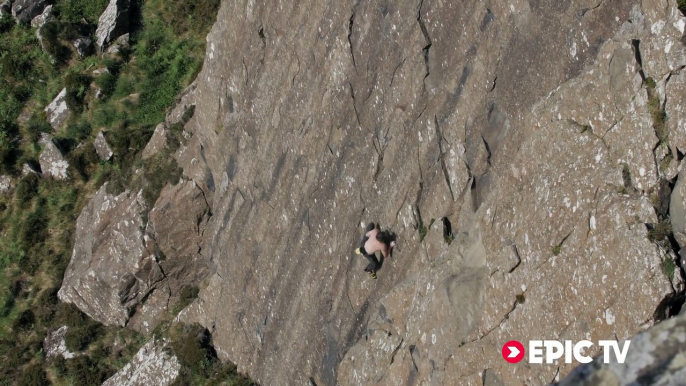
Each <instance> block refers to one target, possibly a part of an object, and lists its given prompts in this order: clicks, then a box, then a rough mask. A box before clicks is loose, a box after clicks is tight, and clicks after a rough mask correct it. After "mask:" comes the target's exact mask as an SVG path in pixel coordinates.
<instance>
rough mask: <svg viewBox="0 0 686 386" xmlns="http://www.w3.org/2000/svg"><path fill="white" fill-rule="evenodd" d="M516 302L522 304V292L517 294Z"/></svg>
mask: <svg viewBox="0 0 686 386" xmlns="http://www.w3.org/2000/svg"><path fill="white" fill-rule="evenodd" d="M516 299H517V304H524V302H525V301H526V298H525V297H524V294H519V295H517V298H516Z"/></svg>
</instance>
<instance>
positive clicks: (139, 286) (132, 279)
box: [58, 182, 206, 333]
mask: <svg viewBox="0 0 686 386" xmlns="http://www.w3.org/2000/svg"><path fill="white" fill-rule="evenodd" d="M193 185H194V183H193V182H188V183H186V184H181V185H180V186H181V188H179V189H172V190H173V191H174V192H173V193H170V194H169V196H170V198H168V199H169V200H170V201H171V203H169V202H165V206H166V207H167V208H168V209H164V208H162V209H160V210H159V211H162V212H163V213H164V214H165V215H167V216H168V217H165V218H160V217H159V216H158V211H155V210H153V211H152V212H151V213H150V214H149V215H148V216H149V217H150V218H151V221H150V222H149V223H148V225H147V227H148V228H149V229H152V230H150V231H146V230H145V224H144V223H143V216H144V215H146V214H147V209H146V207H145V204H144V203H143V199H142V194H141V193H140V192H139V193H131V192H128V191H127V192H124V193H121V194H119V195H117V196H114V195H111V194H108V193H107V186H106V184H105V185H103V187H101V188H100V189H99V190H98V192H97V193H96V195H95V196H94V197H93V199H91V201H90V202H89V203H88V205H87V206H86V207H85V208H84V209H83V211H82V213H81V215H79V218H78V220H77V223H76V242H75V246H74V252H73V255H72V258H71V261H70V263H69V266H68V268H67V271H66V273H65V276H64V280H63V283H62V288H60V291H59V292H58V297H59V299H60V300H62V301H64V302H68V303H74V304H75V305H76V306H77V307H79V308H80V309H81V310H82V311H83V312H85V313H86V314H88V316H90V317H91V318H93V319H95V320H97V321H99V322H101V323H103V324H105V325H119V326H125V325H128V326H129V327H131V328H133V329H135V330H138V331H142V332H145V333H149V332H151V331H152V329H153V328H154V327H155V326H156V325H157V323H158V322H159V321H160V318H161V317H162V316H163V312H164V311H166V310H167V306H168V305H169V302H170V301H169V299H170V298H174V297H178V293H179V291H180V290H181V288H182V287H183V286H184V285H186V284H189V283H197V282H198V281H199V278H200V277H202V276H203V275H204V273H205V270H204V264H205V263H204V262H203V260H202V259H200V258H198V256H196V254H195V253H191V252H190V251H193V252H195V251H197V245H196V244H195V243H193V242H189V243H188V244H187V245H184V247H187V248H188V251H189V253H188V254H182V255H177V254H175V253H173V251H172V253H169V257H168V258H166V259H165V256H164V254H163V253H161V252H162V251H163V252H164V253H167V252H169V249H168V248H177V247H179V246H180V245H182V244H183V241H190V240H191V239H189V234H188V232H190V233H193V232H195V229H197V227H198V226H199V225H198V223H197V222H196V221H198V220H197V219H196V218H195V217H193V216H190V217H184V218H183V219H179V222H176V221H171V222H169V223H168V224H167V223H166V222H167V221H170V219H178V218H179V217H181V215H188V214H189V213H191V212H189V211H187V210H185V211H184V212H182V213H176V214H175V208H179V207H181V205H179V203H178V201H181V202H185V203H187V204H188V203H192V202H194V201H193V200H196V201H197V199H198V197H200V201H201V202H203V203H204V200H203V199H202V194H201V192H198V190H197V189H195V188H193ZM185 186H188V187H189V188H188V189H184V187H185ZM161 200H162V199H161ZM162 202H164V201H162ZM171 204H175V208H172V207H171ZM205 210H206V209H205ZM158 218H159V220H158ZM191 223H192V225H191ZM174 226H177V227H184V229H186V230H188V232H183V231H181V232H180V233H179V234H178V235H165V238H164V239H160V240H159V244H160V245H159V246H158V245H157V243H156V241H155V240H154V239H153V238H152V237H151V236H150V235H153V236H154V235H155V234H156V233H155V231H154V229H157V228H159V229H164V230H169V229H173V228H174ZM193 226H195V227H193ZM174 236H178V237H180V238H182V239H178V240H177V239H175V238H174ZM179 249H181V248H180V247H179Z"/></svg>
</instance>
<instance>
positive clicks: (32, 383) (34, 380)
mask: <svg viewBox="0 0 686 386" xmlns="http://www.w3.org/2000/svg"><path fill="white" fill-rule="evenodd" d="M49 384H50V381H48V376H47V375H46V374H45V370H43V366H41V364H40V363H33V364H30V365H28V366H26V368H25V369H24V371H23V373H22V375H21V378H20V379H19V382H18V385H19V386H43V385H49Z"/></svg>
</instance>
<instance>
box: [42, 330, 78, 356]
mask: <svg viewBox="0 0 686 386" xmlns="http://www.w3.org/2000/svg"><path fill="white" fill-rule="evenodd" d="M68 329H69V327H67V326H62V327H60V328H58V329H57V330H54V331H50V332H48V335H47V336H46V337H45V339H44V340H43V352H44V353H45V357H46V358H47V359H52V358H57V357H62V358H64V359H71V358H74V357H75V356H76V354H74V353H73V352H71V351H69V350H68V349H67V343H66V341H65V336H66V335H67V330H68Z"/></svg>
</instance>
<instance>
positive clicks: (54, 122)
mask: <svg viewBox="0 0 686 386" xmlns="http://www.w3.org/2000/svg"><path fill="white" fill-rule="evenodd" d="M45 114H46V115H47V118H48V122H49V123H50V126H52V128H53V129H55V130H59V129H61V128H62V126H63V125H64V123H65V122H66V121H67V118H68V117H69V107H68V106H67V88H66V87H65V88H63V89H62V91H60V92H59V94H57V96H56V97H55V99H53V100H52V102H50V104H49V105H47V106H46V107H45Z"/></svg>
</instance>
